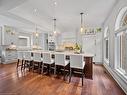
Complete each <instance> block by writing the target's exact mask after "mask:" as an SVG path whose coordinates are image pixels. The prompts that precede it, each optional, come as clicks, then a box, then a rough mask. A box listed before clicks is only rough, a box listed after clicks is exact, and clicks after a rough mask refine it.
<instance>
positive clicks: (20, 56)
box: [17, 51, 24, 70]
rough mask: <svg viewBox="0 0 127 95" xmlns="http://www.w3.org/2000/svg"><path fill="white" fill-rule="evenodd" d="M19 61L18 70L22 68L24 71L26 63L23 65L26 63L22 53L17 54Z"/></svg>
mask: <svg viewBox="0 0 127 95" xmlns="http://www.w3.org/2000/svg"><path fill="white" fill-rule="evenodd" d="M17 59H18V62H17V69H18V67H20V66H21V70H22V69H23V66H24V63H23V62H24V53H23V52H22V51H18V52H17ZM20 62H21V63H20Z"/></svg>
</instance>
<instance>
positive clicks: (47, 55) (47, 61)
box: [42, 52, 54, 73]
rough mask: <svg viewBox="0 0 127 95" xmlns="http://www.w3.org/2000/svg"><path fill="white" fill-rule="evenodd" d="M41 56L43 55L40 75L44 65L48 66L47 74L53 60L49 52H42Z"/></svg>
mask: <svg viewBox="0 0 127 95" xmlns="http://www.w3.org/2000/svg"><path fill="white" fill-rule="evenodd" d="M42 55H43V64H42V73H43V70H44V65H45V64H46V65H48V67H47V68H48V73H49V72H50V69H51V65H52V64H54V59H53V58H52V55H51V53H49V52H43V53H42Z"/></svg>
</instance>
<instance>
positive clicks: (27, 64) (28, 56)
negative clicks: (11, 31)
mask: <svg viewBox="0 0 127 95" xmlns="http://www.w3.org/2000/svg"><path fill="white" fill-rule="evenodd" d="M32 61H33V59H32V52H31V51H24V69H25V68H29V71H30V69H32V68H33V64H32V63H33V62H32Z"/></svg>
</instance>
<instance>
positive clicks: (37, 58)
mask: <svg viewBox="0 0 127 95" xmlns="http://www.w3.org/2000/svg"><path fill="white" fill-rule="evenodd" d="M42 61H43V59H42V54H41V52H33V71H34V68H35V67H38V73H39V71H40V68H41V64H42Z"/></svg>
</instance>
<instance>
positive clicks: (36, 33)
mask: <svg viewBox="0 0 127 95" xmlns="http://www.w3.org/2000/svg"><path fill="white" fill-rule="evenodd" d="M38 36H39V34H38V32H37V25H35V37H38Z"/></svg>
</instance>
